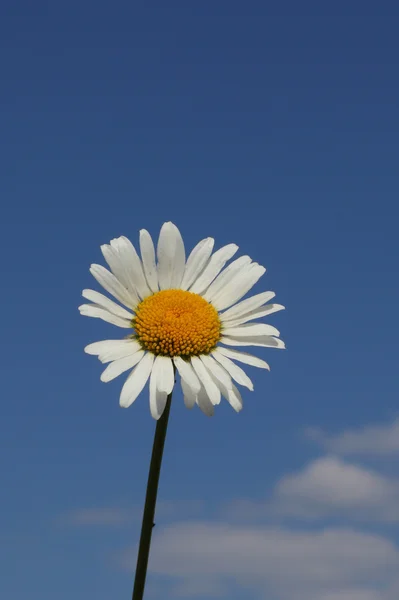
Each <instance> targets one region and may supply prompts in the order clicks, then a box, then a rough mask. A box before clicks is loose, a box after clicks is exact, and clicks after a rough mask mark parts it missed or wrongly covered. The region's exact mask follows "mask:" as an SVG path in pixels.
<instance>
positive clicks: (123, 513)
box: [58, 500, 203, 527]
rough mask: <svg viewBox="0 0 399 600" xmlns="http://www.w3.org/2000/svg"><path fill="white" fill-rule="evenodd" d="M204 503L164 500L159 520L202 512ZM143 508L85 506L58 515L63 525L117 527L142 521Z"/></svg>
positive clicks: (187, 516) (191, 515)
mask: <svg viewBox="0 0 399 600" xmlns="http://www.w3.org/2000/svg"><path fill="white" fill-rule="evenodd" d="M202 510H203V503H202V502H201V501H197V500H189V501H177V502H172V501H164V502H159V503H158V505H157V520H166V521H169V520H170V519H175V518H189V517H193V516H198V515H199V514H201V513H202ZM141 516H142V508H139V507H133V508H123V507H121V506H103V507H84V508H77V509H74V510H70V511H67V512H66V513H64V514H62V515H60V516H59V517H58V522H59V523H61V524H63V525H72V526H75V527H79V526H82V527H84V526H93V527H117V526H120V525H127V524H129V523H134V522H137V521H140V519H141Z"/></svg>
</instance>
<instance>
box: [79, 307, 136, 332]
mask: <svg viewBox="0 0 399 600" xmlns="http://www.w3.org/2000/svg"><path fill="white" fill-rule="evenodd" d="M79 312H80V314H81V315H83V316H84V317H94V318H95V319H102V320H103V321H106V322H107V323H112V325H116V326H117V327H122V328H123V329H131V328H132V324H131V322H130V321H128V320H127V319H122V317H117V316H116V315H112V314H111V313H110V312H108V311H107V310H106V309H105V308H101V306H97V304H82V305H81V306H79Z"/></svg>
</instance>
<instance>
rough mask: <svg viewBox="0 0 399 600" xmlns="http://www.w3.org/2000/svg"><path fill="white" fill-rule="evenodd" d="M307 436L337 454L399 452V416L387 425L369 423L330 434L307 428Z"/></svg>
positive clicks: (385, 453)
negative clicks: (358, 427)
mask: <svg viewBox="0 0 399 600" xmlns="http://www.w3.org/2000/svg"><path fill="white" fill-rule="evenodd" d="M305 435H306V437H307V438H309V439H311V440H313V441H315V442H317V443H318V444H320V445H321V446H322V447H323V448H325V449H326V450H328V451H329V452H334V453H336V454H344V455H345V454H347V455H349V454H358V455H361V454H369V455H387V454H397V453H399V418H398V419H396V420H395V421H393V422H392V423H389V424H386V425H369V426H367V427H363V428H361V429H347V430H346V431H343V432H342V433H340V434H338V435H328V434H326V433H324V432H323V431H322V430H321V429H307V430H306V431H305Z"/></svg>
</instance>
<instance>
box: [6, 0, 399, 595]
mask: <svg viewBox="0 0 399 600" xmlns="http://www.w3.org/2000/svg"><path fill="white" fill-rule="evenodd" d="M398 26H399V19H398V7H397V3H396V2H384V1H382V2H379V3H377V2H367V1H366V2H360V1H355V2H352V1H350V0H349V1H348V2H338V3H323V2H316V1H313V2H311V1H307V0H305V1H304V2H296V1H294V0H291V1H288V2H281V3H270V2H265V1H255V0H249V1H247V2H245V3H244V2H238V1H234V0H233V1H231V0H230V1H229V2H227V1H225V0H221V1H216V2H209V1H205V2H183V1H179V2H176V1H173V0H171V1H168V2H166V1H165V2H162V1H160V0H158V1H157V0H155V1H154V2H149V3H136V2H128V1H120V0H116V1H115V2H113V3H110V2H109V3H107V2H103V1H101V0H100V2H94V1H92V0H91V1H90V0H89V1H87V2H85V1H83V2H82V1H80V2H77V1H76V0H71V1H69V2H58V1H54V2H43V1H41V0H38V1H35V2H29V1H28V0H21V1H16V2H15V1H14V2H11V0H3V2H2V3H1V6H0V44H1V53H0V73H1V93H0V102H1V110H0V132H1V134H0V154H1V161H0V172H1V177H0V195H1V200H2V210H1V219H0V243H1V257H2V269H1V274H2V276H1V281H2V295H1V303H2V311H1V312H2V316H3V319H2V344H1V350H0V351H1V354H2V357H1V363H0V364H1V367H0V368H1V382H2V394H1V409H0V447H1V453H0V570H1V577H0V596H1V597H2V598H7V600H21V599H22V598H28V597H29V598H30V600H54V599H56V600H70V599H71V598H73V599H74V600H87V598H95V599H96V600H109V599H110V598H112V599H114V598H121V599H123V598H126V599H127V598H129V597H130V594H131V588H132V580H133V569H134V551H135V543H136V542H137V540H138V535H139V527H140V511H141V508H142V504H143V498H144V492H145V484H146V478H147V469H148V462H149V454H150V450H151V444H152V435H153V430H154V421H153V420H152V419H151V417H150V413H149V408H148V391H145V392H143V393H142V394H141V396H140V398H139V399H138V400H137V401H136V403H135V404H134V405H133V406H132V407H131V408H130V409H129V410H122V409H120V408H119V405H118V396H119V390H120V388H121V385H122V380H121V379H116V380H115V381H113V382H111V383H108V384H103V383H101V382H100V379H99V377H100V372H101V365H100V363H98V361H97V360H96V359H95V358H93V357H89V356H87V355H85V354H84V353H83V347H84V346H85V345H86V344H87V343H89V342H92V341H96V340H100V339H106V338H107V337H113V336H114V335H115V333H116V334H119V333H120V332H119V330H118V331H114V329H113V328H112V327H111V326H108V325H107V324H105V323H103V322H100V321H98V320H95V319H84V318H82V317H80V315H79V313H78V310H77V307H78V305H79V304H80V303H81V297H80V294H81V290H82V289H83V288H86V287H92V286H93V285H94V283H93V280H92V278H91V276H90V274H89V271H88V268H89V265H90V264H91V263H92V262H102V257H101V254H100V245H101V244H102V243H106V242H108V241H109V240H110V239H111V238H113V237H115V236H118V235H122V234H123V235H126V236H128V237H130V239H131V240H132V241H133V242H134V243H137V241H138V231H139V229H141V228H146V229H148V230H149V231H150V232H151V233H152V234H153V236H157V235H158V232H159V229H160V226H161V225H162V223H163V222H164V221H168V220H172V221H173V222H175V223H176V224H177V225H178V227H179V228H180V229H181V231H182V233H183V236H184V239H185V243H186V247H187V249H188V250H190V249H191V248H192V247H193V246H194V244H196V243H197V241H198V240H199V239H202V238H204V237H207V236H213V237H215V239H216V244H217V247H220V246H222V245H224V244H226V243H229V242H235V243H237V244H238V245H239V246H240V252H241V253H242V254H249V255H250V256H251V257H252V258H253V259H254V260H256V261H258V262H259V263H261V264H263V265H265V266H266V267H267V273H266V275H265V277H263V278H262V280H261V282H260V283H259V284H258V285H257V287H256V291H257V292H259V291H262V290H274V291H276V293H277V302H280V303H282V304H284V305H285V306H286V307H287V310H286V311H284V312H282V313H279V314H277V315H273V317H271V318H270V322H271V323H273V324H274V325H276V326H277V327H278V328H279V329H280V330H281V332H282V337H283V339H284V340H285V341H286V344H287V350H286V351H272V350H267V349H266V350H263V349H260V350H259V352H258V353H257V354H258V355H259V356H262V357H263V358H265V359H266V360H268V362H269V363H270V364H271V367H272V370H271V373H267V372H263V371H259V372H258V370H256V369H252V370H251V368H249V371H250V374H251V377H253V380H254V383H255V391H254V392H253V393H251V392H249V391H246V390H245V391H244V394H243V395H244V401H245V406H244V410H243V411H242V412H241V413H240V414H239V415H237V414H235V413H234V412H233V411H232V410H231V409H230V407H229V406H228V405H227V403H225V405H223V406H221V407H220V409H219V410H218V411H217V413H216V416H215V417H214V418H213V419H207V418H206V417H205V416H204V415H203V414H202V413H200V411H199V410H193V411H191V412H189V411H187V410H186V409H185V408H184V406H183V402H182V397H181V394H180V392H176V394H175V396H174V400H173V406H172V414H171V421H170V427H169V432H168V438H167V443H166V451H165V457H164V465H163V471H162V476H161V485H160V493H159V499H160V503H159V511H158V518H157V526H156V528H155V530H154V541H153V553H152V555H151V561H150V571H149V578H148V594H147V597H148V599H149V600H150V599H152V600H174V599H178V598H195V599H196V600H208V599H211V598H212V599H213V598H228V599H231V600H266V599H267V600H396V599H397V598H398V597H399V578H398V575H397V574H398V572H399V530H398V525H399V508H398V507H399V463H398V457H399V421H398V420H397V411H398V358H399V356H398V347H397V338H398V321H399V319H398V304H399V286H398V241H397V237H398V217H399V209H398V205H397V203H398V187H399V186H398V155H399V148H398V145H399V144H398V135H399V116H398V115H399V113H398V96H399V77H398V73H399V70H398V62H399V42H398ZM95 287H97V286H95ZM97 289H98V288H97Z"/></svg>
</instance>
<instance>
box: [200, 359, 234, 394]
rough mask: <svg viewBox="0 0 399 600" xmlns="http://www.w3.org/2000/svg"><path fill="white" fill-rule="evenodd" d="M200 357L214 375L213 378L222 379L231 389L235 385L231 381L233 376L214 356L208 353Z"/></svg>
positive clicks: (226, 386) (225, 385)
mask: <svg viewBox="0 0 399 600" xmlns="http://www.w3.org/2000/svg"><path fill="white" fill-rule="evenodd" d="M200 359H201V360H202V362H203V363H204V365H205V367H206V368H207V369H208V371H209V372H210V373H211V374H212V375H213V378H214V379H216V380H217V381H220V382H221V383H222V384H223V385H224V387H225V388H227V389H230V388H231V387H232V385H233V382H232V381H231V377H230V375H229V374H228V373H226V371H225V369H223V368H222V367H221V366H220V365H219V364H218V363H217V362H216V360H215V359H214V358H212V356H208V355H206V354H204V355H202V356H200Z"/></svg>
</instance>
